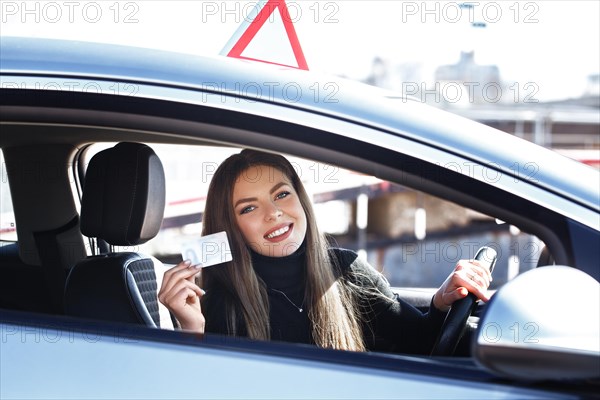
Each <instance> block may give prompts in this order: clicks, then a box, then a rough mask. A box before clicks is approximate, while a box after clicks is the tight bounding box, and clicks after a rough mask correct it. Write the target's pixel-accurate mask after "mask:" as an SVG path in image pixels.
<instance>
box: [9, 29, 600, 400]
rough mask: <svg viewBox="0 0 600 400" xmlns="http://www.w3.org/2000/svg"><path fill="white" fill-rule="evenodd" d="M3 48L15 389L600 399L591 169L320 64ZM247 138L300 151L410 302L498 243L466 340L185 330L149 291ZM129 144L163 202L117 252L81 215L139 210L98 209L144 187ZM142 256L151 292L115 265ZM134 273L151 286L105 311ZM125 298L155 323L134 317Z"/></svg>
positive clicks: (333, 230) (340, 233)
mask: <svg viewBox="0 0 600 400" xmlns="http://www.w3.org/2000/svg"><path fill="white" fill-rule="evenodd" d="M0 46H1V49H0V54H1V59H0V84H1V85H0V87H1V89H0V90H1V96H0V124H1V126H0V127H1V134H0V147H1V150H2V156H3V173H2V177H3V180H2V183H3V185H2V190H3V193H2V196H3V197H2V202H3V206H2V207H3V209H2V219H3V220H2V221H1V222H2V229H3V232H2V235H3V236H2V247H1V248H0V275H1V279H0V287H1V289H0V309H1V315H0V332H1V336H2V337H1V342H0V346H1V351H0V382H1V383H2V384H1V385H0V386H1V387H0V397H2V398H48V397H61V398H73V397H77V398H131V397H135V398H251V397H260V398H329V397H335V398H399V397H409V398H439V397H447V398H482V397H490V398H508V397H510V398H540V397H543V398H585V397H594V396H597V395H598V388H599V386H598V384H599V382H600V363H599V360H600V348H599V343H600V336H599V325H600V324H599V323H598V316H599V315H600V310H599V305H598V301H597V300H598V296H599V292H598V279H599V276H600V271H599V269H600V246H599V245H600V205H599V203H600V188H599V185H598V182H600V173H599V172H598V170H596V169H594V168H591V167H589V166H586V165H583V164H581V163H578V162H576V161H574V160H571V159H568V158H566V157H564V156H562V155H559V154H557V153H555V152H553V151H551V150H549V149H545V148H542V147H540V146H537V145H535V144H532V143H529V142H526V141H524V140H522V139H520V138H518V137H515V136H513V135H510V134H507V133H504V132H500V131H498V130H495V129H493V128H490V127H487V126H485V125H482V124H480V123H477V122H475V121H471V120H468V119H465V118H463V117H459V116H457V115H453V114H451V113H448V112H445V111H443V110H440V109H437V108H434V107H431V106H428V105H425V104H422V103H420V102H418V101H416V100H413V99H410V98H405V97H402V96H399V95H398V94H396V93H392V92H387V91H383V90H380V89H377V88H373V87H370V86H366V85H363V84H360V83H356V82H351V81H346V80H343V79H339V78H334V77H331V76H325V75H319V74H317V73H313V72H307V71H298V70H295V69H291V68H283V67H278V66H272V65H263V64H260V63H255V62H251V61H247V60H236V59H230V58H226V57H203V56H191V55H182V54H176V53H169V52H165V51H157V50H152V49H143V48H132V47H124V46H117V45H109V44H100V43H88V42H78V41H65V40H53V39H34V38H20V37H2V40H1V41H0ZM115 144H116V145H115ZM138 145H139V146H138ZM148 146H149V147H150V148H151V149H154V150H153V151H151V152H149V151H148V150H147V147H148ZM247 147H248V148H255V149H261V150H264V151H269V152H276V153H281V154H284V155H286V156H288V157H290V159H291V160H293V164H294V166H295V167H297V168H298V170H299V171H300V172H301V175H302V176H303V179H304V180H305V182H306V183H307V186H308V187H309V188H310V190H311V192H312V193H313V198H314V200H315V203H316V206H317V211H318V210H321V211H318V217H317V218H318V220H319V223H323V224H324V226H326V228H324V230H326V231H328V232H330V234H331V236H332V237H334V238H335V239H336V240H337V241H338V243H339V244H340V245H341V246H344V247H349V248H352V249H354V250H357V251H359V253H360V254H361V256H363V257H367V258H368V260H369V261H370V262H371V264H373V265H374V266H375V267H376V268H382V267H383V270H382V272H383V273H384V274H385V275H386V277H387V278H388V279H389V281H390V283H391V285H392V286H394V287H395V290H396V292H397V294H398V296H399V297H401V298H403V299H404V300H406V301H408V302H410V303H411V304H413V305H415V307H418V308H421V309H426V308H427V307H428V306H429V303H430V299H431V296H432V294H433V292H434V290H435V289H432V287H435V286H436V285H439V284H440V283H441V280H440V279H443V277H444V276H446V275H447V274H448V273H449V272H450V270H451V268H452V266H453V264H454V263H455V262H456V260H457V259H459V258H472V257H474V255H475V251H476V250H477V249H478V248H479V247H482V246H487V247H492V248H494V249H495V250H496V251H497V253H498V259H497V266H496V269H495V271H494V285H495V286H494V287H493V290H494V291H495V294H494V295H493V297H492V300H491V301H490V302H489V304H488V305H484V304H478V305H477V309H476V310H475V312H474V315H473V316H471V317H470V318H469V319H468V320H466V322H461V324H466V325H468V328H467V329H466V333H465V334H464V337H463V339H462V340H461V342H460V344H459V345H458V347H456V350H454V349H452V350H453V351H450V354H434V355H416V354H399V353H394V352H393V351H389V352H383V351H382V352H365V353H356V352H349V351H337V350H331V349H320V348H316V347H313V346H309V345H303V344H294V343H284V342H275V341H273V342H261V341H255V340H249V339H245V338H237V337H225V336H220V335H214V334H206V335H203V336H202V337H200V336H198V335H195V334H192V333H188V332H183V331H180V330H177V329H173V326H174V321H173V320H172V319H171V318H170V315H169V314H168V312H166V313H165V310H164V309H163V308H162V306H161V305H160V304H158V302H157V300H156V288H157V287H159V286H160V279H161V277H162V271H164V270H165V269H166V268H168V267H169V266H170V265H173V264H175V263H176V262H177V261H178V260H180V259H181V256H180V255H179V254H177V252H178V251H179V250H178V249H179V246H178V243H180V242H181V241H182V240H183V239H184V238H185V237H188V238H189V237H196V236H197V235H199V226H200V225H199V224H200V222H201V214H202V210H203V209H202V207H203V204H204V203H203V202H204V197H203V196H205V193H206V185H207V183H208V182H209V181H210V177H211V176H212V173H214V170H215V167H216V166H217V165H218V163H219V162H220V161H222V160H223V159H224V158H225V157H226V155H228V154H231V153H232V152H235V151H238V150H239V149H240V148H247ZM128 148H129V149H134V151H135V152H136V153H135V154H144V156H143V160H142V164H144V165H146V166H148V168H149V169H148V172H147V174H148V175H147V176H146V179H145V180H141V181H139V182H142V183H141V186H139V187H137V189H139V190H140V191H141V192H143V194H146V192H147V193H151V192H153V191H154V190H155V189H156V188H155V186H154V185H158V186H160V187H161V188H162V191H163V192H165V190H164V185H163V183H164V184H166V188H167V190H166V194H165V195H164V196H166V197H162V198H159V199H158V200H156V202H157V204H159V205H160V204H162V205H165V204H166V208H165V211H164V215H163V214H162V209H161V213H160V215H154V216H153V217H152V219H153V224H152V225H153V228H148V229H149V230H155V231H156V232H154V231H153V232H152V233H151V234H147V235H146V236H149V237H148V238H147V239H152V237H154V236H156V238H155V239H152V240H149V241H148V242H147V243H146V244H143V245H142V244H141V243H143V242H144V241H140V242H137V241H132V242H131V244H130V245H128V244H126V243H125V242H126V240H124V241H119V243H117V244H116V245H115V243H110V242H109V244H112V245H115V246H110V247H111V248H110V249H108V248H106V247H107V246H106V243H104V242H103V241H102V240H101V239H102V238H103V236H102V235H101V234H98V236H97V238H95V237H93V235H90V234H89V233H88V234H87V235H83V234H82V231H84V233H85V232H92V231H95V230H96V228H90V227H89V225H90V222H89V221H87V220H86V218H85V217H84V215H85V214H87V213H88V212H89V211H87V210H90V209H91V210H92V211H91V212H92V213H100V216H99V217H98V218H99V220H98V221H95V222H93V223H92V225H93V224H97V225H102V227H103V228H104V224H105V223H106V224H108V225H110V226H109V227H113V226H116V225H119V224H121V223H123V221H125V222H127V221H129V223H131V220H127V219H126V218H123V217H122V216H123V214H118V212H119V211H120V210H118V209H117V208H118V207H114V209H107V210H99V208H100V207H101V206H100V205H101V204H105V203H104V202H105V200H104V198H105V196H106V197H111V196H112V197H115V198H117V199H119V200H120V198H121V197H124V198H127V200H129V196H130V195H131V194H132V193H131V192H132V191H131V190H128V189H127V187H128V186H123V187H125V188H126V189H122V187H120V186H118V185H120V184H121V180H122V179H125V178H124V177H125V176H127V174H128V173H127V172H126V169H127V168H129V167H131V165H130V163H131V162H132V161H131V157H129V158H127V157H124V158H126V159H125V160H123V163H121V160H120V159H118V158H114V159H113V158H106V157H104V158H102V157H95V155H100V154H105V155H107V157H108V154H116V153H118V152H119V151H123V152H125V153H123V154H131V153H128V151H129V150H127V149H128ZM104 149H112V150H111V151H112V152H109V153H103V152H102V151H103V150H104ZM115 149H116V150H115ZM137 151H139V152H140V153H137ZM111 157H112V156H111ZM157 159H160V160H161V161H162V163H161V164H164V174H162V175H161V173H160V171H159V170H158V169H157V168H158V167H157V165H158V164H157V161H156V160H157ZM90 160H91V161H90ZM95 160H96V161H95ZM137 165H140V164H137ZM87 168H89V169H90V171H87ZM161 168H162V167H161ZM92 170H93V171H94V173H92ZM88 172H89V173H88ZM94 174H96V175H94ZM98 174H99V175H98ZM103 174H104V175H103ZM163 175H164V177H165V178H164V181H163ZM148 176H150V177H151V178H148ZM94 179H101V181H100V182H102V185H105V186H102V185H100V186H98V185H96V186H93V184H92V183H89V182H93V181H94ZM137 183H138V181H136V184H137ZM88 185H89V186H90V187H88ZM156 190H158V189H156ZM7 191H10V198H8V197H7V196H6V193H7ZM90 193H93V194H90ZM82 195H83V200H82ZM86 195H87V200H86ZM159 197H160V196H159ZM9 199H10V206H9V205H8V203H9ZM133 201H136V200H133ZM161 201H162V203H161ZM106 204H109V203H106ZM145 206H146V204H143V205H142V206H141V207H142V208H143V207H145ZM107 207H108V206H107ZM132 207H134V206H132ZM135 207H139V205H135ZM157 207H158V206H157ZM159 208H160V207H159ZM144 210H145V209H144ZM103 213H105V214H103ZM113 213H117V214H116V216H113ZM94 215H96V214H94ZM328 217H330V218H328ZM112 218H114V219H112ZM107 221H108V222H107ZM340 221H346V222H345V223H340ZM124 225H125V226H124V227H123V229H126V230H128V229H129V228H131V230H134V229H136V228H134V227H132V226H133V225H131V226H130V225H127V224H124ZM138 225H139V224H138ZM136 226H137V225H136ZM138 228H139V227H138ZM139 229H142V230H143V229H144V228H139ZM98 230H102V229H101V228H98ZM138 233H139V232H138ZM107 235H108V234H107ZM140 235H141V236H143V235H142V234H141V233H139V235H138V236H140ZM159 239H160V240H159ZM156 240H159V243H158V244H154V242H155V241H156ZM124 243H125V244H124ZM140 246H142V247H140ZM112 247H115V248H112ZM142 250H143V251H142ZM144 252H149V253H152V254H151V257H149V258H147V259H148V260H153V261H152V263H151V264H150V267H149V268H150V269H149V271H151V274H150V275H149V276H148V275H145V277H144V279H145V281H144V284H145V285H146V286H144V288H140V287H141V286H142V285H140V284H139V281H138V280H137V279H138V277H137V276H134V275H131V274H132V272H131V271H129V270H127V269H119V268H120V267H119V266H117V269H116V270H115V269H114V265H112V264H108V263H105V262H104V261H102V260H103V259H108V258H109V255H107V254H111V255H116V257H117V258H118V257H123V254H127V257H145V256H144V255H141V256H140V255H139V254H142V253H144ZM135 259H136V260H138V259H139V258H135ZM144 259H146V258H144ZM98 260H100V261H99V262H98V263H97V261H98ZM155 261H157V262H155ZM92 264H93V265H94V267H93V268H90V267H91V265H92ZM85 265H87V267H86V266H85ZM426 265H434V267H431V268H429V267H426ZM82 266H83V267H82ZM109 271H110V272H109ZM115 271H116V272H115ZM122 271H126V272H122ZM146 272H147V271H146ZM86 274H87V275H86ZM67 276H68V277H67ZM65 277H67V279H66V280H65ZM128 279H129V281H128V282H129V283H128V285H129V286H130V287H131V286H133V287H135V288H136V289H135V290H137V291H136V292H135V293H136V295H134V296H133V297H127V296H128V295H127V294H125V295H123V296H125V297H127V299H126V300H123V301H125V303H118V304H120V305H123V304H127V306H119V307H115V308H111V309H108V308H106V309H105V307H104V304H107V303H103V302H104V301H109V302H110V301H113V300H114V301H117V300H116V299H117V298H118V297H119V296H121V295H122V294H121V286H119V285H120V284H121V283H122V281H123V280H128ZM132 280H133V282H134V283H133V284H132V283H131V282H132ZM78 283H79V284H83V285H87V286H83V287H85V289H84V290H82V289H81V287H77V288H73V286H77V284H78ZM69 285H71V286H69ZM88 292H94V296H97V297H93V296H92V298H89V296H87V295H88V294H89V293H88ZM86 296H87V297H86ZM136 296H137V297H136ZM144 296H146V297H144ZM119 301H121V300H119ZM129 303H132V304H133V303H135V307H138V308H141V309H142V310H143V311H142V313H144V315H143V316H142V317H140V321H142V320H143V321H142V322H139V321H138V322H139V323H132V322H131V321H129V322H127V321H126V319H127V318H128V317H123V318H121V315H120V312H121V311H123V309H124V308H127V307H129V306H130V304H129ZM99 304H100V305H99ZM150 305H151V306H152V307H154V308H153V309H152V310H150V311H148V310H149V308H148V307H150ZM88 313H89V314H88ZM138 317H139V316H138ZM466 317H468V315H465V318H466ZM175 324H176V321H175ZM461 326H462V325H461ZM159 327H160V328H163V329H157V328H159ZM454 344H456V343H454ZM452 353H454V354H452Z"/></svg>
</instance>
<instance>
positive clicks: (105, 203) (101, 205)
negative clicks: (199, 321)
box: [64, 142, 173, 328]
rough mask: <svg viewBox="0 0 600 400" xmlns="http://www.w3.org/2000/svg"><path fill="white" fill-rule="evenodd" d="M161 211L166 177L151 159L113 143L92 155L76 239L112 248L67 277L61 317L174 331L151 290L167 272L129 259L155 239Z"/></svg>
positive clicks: (146, 150) (139, 149) (146, 151)
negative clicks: (118, 248) (122, 248)
mask: <svg viewBox="0 0 600 400" xmlns="http://www.w3.org/2000/svg"><path fill="white" fill-rule="evenodd" d="M164 207H165V176H164V171H163V166H162V163H161V161H160V159H159V158H158V156H157V155H156V153H154V151H153V150H152V149H151V148H150V147H148V146H146V145H144V144H140V143H126V142H124V143H119V144H117V145H116V146H114V147H112V148H109V149H106V150H104V151H101V152H99V153H98V154H96V155H95V156H94V157H93V158H92V160H91V161H90V164H89V166H88V169H87V172H86V177H85V182H84V188H83V197H82V204H81V232H82V233H83V234H84V235H86V236H88V237H90V238H96V239H97V240H99V241H100V240H104V241H105V242H107V243H108V244H109V245H110V246H111V252H108V253H106V254H97V255H92V256H88V257H86V258H85V259H83V260H81V261H80V262H78V263H77V264H76V265H75V266H74V267H73V268H72V269H71V271H70V273H69V275H68V277H67V282H66V287H65V296H64V304H65V313H66V314H67V315H71V316H76V317H83V318H92V319H100V320H106V321H114V322H126V323H135V324H143V325H146V326H149V327H162V328H172V327H173V324H172V322H171V319H170V316H169V312H168V310H167V309H166V308H165V307H164V306H163V305H162V304H160V303H159V302H158V298H157V289H158V287H159V280H162V275H163V272H164V270H165V269H166V268H165V266H164V265H163V264H162V263H161V262H160V261H158V260H157V259H156V258H154V257H151V256H147V255H144V254H141V253H138V252H135V251H126V252H114V247H113V246H129V247H135V246H138V245H140V244H143V243H145V242H147V241H148V240H150V239H152V238H154V237H155V236H156V235H157V234H158V231H159V229H160V226H161V223H162V219H163V214H164Z"/></svg>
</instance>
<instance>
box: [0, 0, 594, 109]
mask: <svg viewBox="0 0 600 400" xmlns="http://www.w3.org/2000/svg"><path fill="white" fill-rule="evenodd" d="M469 3H470V5H471V7H464V5H463V6H461V4H464V2H452V1H427V2H424V1H366V0H362V1H352V0H348V1H327V0H324V1H315V0H300V1H287V5H288V9H289V12H290V14H289V15H290V19H291V20H292V22H293V23H294V27H295V29H296V32H297V35H298V38H299V41H300V44H301V46H302V49H303V52H304V55H305V57H306V61H307V63H308V66H309V69H311V70H315V71H319V72H325V73H329V74H335V75H341V76H345V77H348V78H351V79H357V80H364V79H365V78H366V77H367V76H368V75H369V73H370V71H371V66H372V62H373V59H374V58H375V57H380V58H382V59H384V60H386V61H387V62H388V63H389V65H392V66H397V65H412V66H417V67H418V68H419V71H420V72H419V74H418V79H420V80H422V81H423V82H425V81H427V82H429V81H432V80H433V72H434V71H435V68H437V67H438V66H439V65H445V64H454V63H456V62H457V61H458V59H459V55H460V52H461V51H467V50H474V51H475V61H476V62H477V63H479V64H482V65H490V64H495V65H497V66H498V67H499V69H500V74H501V78H502V79H503V80H505V81H507V82H514V83H516V84H517V88H520V89H521V90H525V88H527V87H531V84H533V85H535V87H536V88H537V89H538V90H537V92H536V98H537V99H539V100H540V101H550V100H558V99H564V98H572V97H578V96H580V95H582V94H583V93H584V91H585V90H586V85H587V83H588V76H590V75H592V74H598V73H599V71H600V50H599V49H600V39H599V38H600V22H599V20H600V2H599V1H597V0H589V1H554V0H552V1H512V0H508V1H479V2H478V1H472V2H469ZM255 5H256V1H115V0H108V1H106V0H102V1H6V0H2V1H0V35H10V36H35V37H54V38H67V39H78V40H86V41H99V42H109V43H119V44H126V45H134V46H142V47H153V48H159V49H166V50H171V51H177V52H184V53H191V54H207V55H218V54H219V53H220V52H221V50H222V49H223V48H224V47H225V45H226V44H227V42H228V41H229V40H230V38H231V37H232V35H233V34H234V33H235V32H236V30H237V29H238V27H239V26H240V25H241V24H242V23H243V22H244V21H245V20H246V19H248V18H249V16H250V15H251V11H252V9H253V8H254V6H255ZM276 22H277V21H275V23H276ZM472 23H476V25H478V26H476V27H474V26H473V25H472ZM482 24H485V27H482V26H481V25H482ZM280 25H281V24H280ZM278 32H281V33H282V32H283V30H282V29H279V31H278V29H277V28H276V27H275V28H272V32H267V33H265V35H266V36H269V35H270V36H277V37H274V38H273V43H276V42H277V41H281V35H280V34H278ZM265 35H263V36H265ZM527 85H529V86H527Z"/></svg>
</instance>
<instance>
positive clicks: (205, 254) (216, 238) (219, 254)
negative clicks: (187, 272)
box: [181, 231, 233, 268]
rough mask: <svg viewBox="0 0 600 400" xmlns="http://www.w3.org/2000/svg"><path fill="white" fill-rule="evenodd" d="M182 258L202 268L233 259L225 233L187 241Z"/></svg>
mask: <svg viewBox="0 0 600 400" xmlns="http://www.w3.org/2000/svg"><path fill="white" fill-rule="evenodd" d="M181 256H182V257H183V259H184V260H190V261H191V262H192V265H198V266H200V267H202V268H206V267H210V266H211V265H216V264H222V263H224V262H228V261H231V260H232V259H233V258H232V256H231V249H230V248H229V241H228V240H227V232H225V231H223V232H218V233H213V234H212V235H206V236H202V237H199V238H196V239H192V240H186V241H185V242H184V243H183V244H182V246H181Z"/></svg>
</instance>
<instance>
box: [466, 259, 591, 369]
mask: <svg viewBox="0 0 600 400" xmlns="http://www.w3.org/2000/svg"><path fill="white" fill-rule="evenodd" d="M472 350H473V351H472V354H473V355H474V357H475V360H476V361H477V363H478V364H480V365H481V366H483V367H484V368H486V369H488V370H491V371H492V372H493V373H495V374H497V375H501V376H506V377H509V378H512V379H518V380H550V379H551V380H565V379H568V380H572V379H591V378H592V379H593V378H600V284H599V283H598V282H597V281H596V280H595V279H594V278H592V277H591V276H589V275H587V274H586V273H584V272H582V271H579V270H577V269H574V268H571V267H565V266H547V267H541V268H536V269H534V270H531V271H527V272H525V273H523V274H521V275H519V276H517V277H516V278H515V279H513V280H512V281H510V282H508V283H506V284H505V285H504V286H503V287H502V288H500V290H498V291H497V292H496V294H495V295H494V296H493V297H492V299H491V300H490V302H489V304H488V305H487V309H486V311H485V314H484V316H483V317H482V318H481V320H480V321H479V326H478V328H477V334H476V340H474V341H473V349H472Z"/></svg>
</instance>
